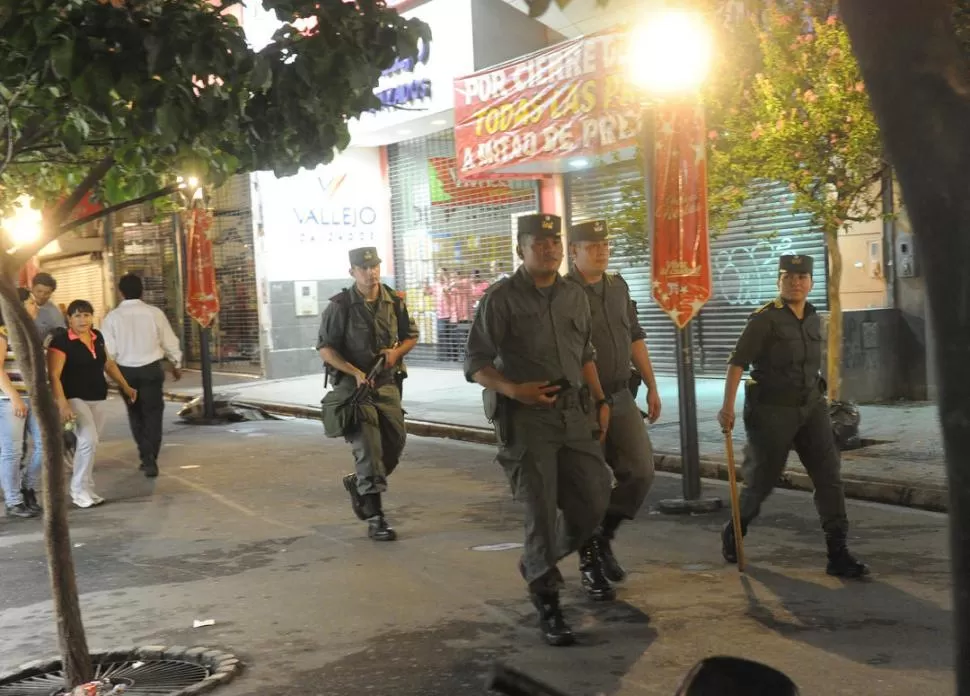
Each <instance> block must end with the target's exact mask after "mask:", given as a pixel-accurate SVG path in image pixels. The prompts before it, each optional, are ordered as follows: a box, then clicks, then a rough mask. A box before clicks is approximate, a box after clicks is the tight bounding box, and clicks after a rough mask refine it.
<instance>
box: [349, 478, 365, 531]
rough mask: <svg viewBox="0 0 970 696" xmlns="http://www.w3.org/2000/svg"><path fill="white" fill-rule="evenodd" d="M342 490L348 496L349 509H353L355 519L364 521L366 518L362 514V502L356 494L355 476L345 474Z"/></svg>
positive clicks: (358, 494)
mask: <svg viewBox="0 0 970 696" xmlns="http://www.w3.org/2000/svg"><path fill="white" fill-rule="evenodd" d="M343 481H344V488H345V489H346V490H347V492H348V493H349V494H350V507H351V508H353V511H354V514H355V515H357V519H359V520H366V519H367V516H366V515H365V514H364V510H363V502H362V501H361V499H360V493H358V492H357V474H347V475H346V476H344V478H343Z"/></svg>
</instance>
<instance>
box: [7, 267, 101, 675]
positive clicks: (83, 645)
mask: <svg viewBox="0 0 970 696" xmlns="http://www.w3.org/2000/svg"><path fill="white" fill-rule="evenodd" d="M10 270H12V269H10V268H9V267H8V268H7V269H3V271H4V272H0V309H2V311H3V316H4V319H5V320H6V324H7V329H8V331H9V333H10V344H11V346H12V347H13V350H14V353H15V354H16V356H17V362H18V364H19V365H20V369H21V372H22V373H23V377H24V382H26V384H27V391H28V392H29V394H30V407H31V411H33V417H34V418H37V419H38V421H39V423H40V431H41V441H42V443H43V446H44V474H43V487H44V497H43V503H44V538H45V540H46V543H47V569H48V573H49V575H50V581H51V594H52V596H53V600H54V616H55V617H56V618H57V635H58V640H59V643H60V649H61V659H62V660H63V663H64V675H65V684H64V686H65V687H67V688H68V689H70V688H73V687H74V686H77V685H78V684H83V683H85V682H89V681H91V680H92V679H93V678H94V670H93V666H92V664H91V656H90V653H89V652H88V644H87V641H86V639H85V636H84V624H83V623H82V622H81V608H80V604H79V602H78V594H77V581H76V579H75V576H74V558H73V557H72V555H71V535H70V532H69V531H68V525H67V506H66V504H65V500H64V499H65V495H64V491H65V486H64V440H63V431H62V429H61V419H60V415H59V414H58V411H57V406H56V404H55V403H54V395H53V394H52V393H51V389H50V385H49V383H48V379H47V365H46V361H45V359H44V348H43V345H42V343H41V338H40V335H39V334H38V332H37V328H36V326H35V325H34V322H33V320H31V318H30V316H29V315H28V314H27V311H26V310H25V309H24V307H23V305H22V304H21V302H20V298H19V297H18V295H17V287H16V285H15V284H14V282H13V280H11V275H10V273H9V271H10Z"/></svg>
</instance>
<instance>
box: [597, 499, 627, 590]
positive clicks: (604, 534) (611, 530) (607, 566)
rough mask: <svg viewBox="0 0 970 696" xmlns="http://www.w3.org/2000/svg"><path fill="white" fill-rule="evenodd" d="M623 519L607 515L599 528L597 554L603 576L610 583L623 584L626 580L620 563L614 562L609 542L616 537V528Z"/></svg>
mask: <svg viewBox="0 0 970 696" xmlns="http://www.w3.org/2000/svg"><path fill="white" fill-rule="evenodd" d="M622 521H623V518H622V517H620V516H618V515H607V516H606V518H605V519H604V520H603V525H602V526H601V527H600V534H599V554H600V562H601V563H602V566H603V575H605V576H606V579H607V580H609V581H610V582H623V581H624V580H626V571H625V570H624V569H623V566H621V565H620V562H619V561H618V560H616V556H614V555H613V546H612V545H611V543H610V542H611V541H613V537H614V536H615V535H616V530H617V527H619V526H620V523H621V522H622Z"/></svg>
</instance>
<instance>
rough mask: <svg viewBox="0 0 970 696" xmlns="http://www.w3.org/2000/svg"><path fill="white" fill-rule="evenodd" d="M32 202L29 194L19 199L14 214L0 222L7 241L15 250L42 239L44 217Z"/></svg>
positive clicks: (15, 204)
mask: <svg viewBox="0 0 970 696" xmlns="http://www.w3.org/2000/svg"><path fill="white" fill-rule="evenodd" d="M30 200H31V199H30V196H28V195H27V194H24V195H22V196H20V197H19V198H17V200H16V202H15V203H14V210H13V214H12V215H11V216H10V217H8V218H5V219H4V220H3V221H2V222H0V225H2V227H3V231H4V233H5V234H6V237H7V241H8V242H9V243H10V244H12V245H13V246H14V248H20V247H22V246H25V245H27V244H30V243H32V242H36V241H37V239H39V238H40V234H41V228H42V226H43V215H42V214H41V212H40V211H39V210H35V209H34V208H32V207H31V206H30Z"/></svg>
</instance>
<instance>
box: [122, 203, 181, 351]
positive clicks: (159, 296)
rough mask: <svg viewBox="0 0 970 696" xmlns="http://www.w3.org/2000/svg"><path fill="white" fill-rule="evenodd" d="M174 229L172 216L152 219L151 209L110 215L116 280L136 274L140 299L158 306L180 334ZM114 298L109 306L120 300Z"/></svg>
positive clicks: (178, 280) (178, 286)
mask: <svg viewBox="0 0 970 696" xmlns="http://www.w3.org/2000/svg"><path fill="white" fill-rule="evenodd" d="M176 229H177V227H176V221H175V218H174V216H171V215H167V216H164V217H163V218H162V219H160V220H155V219H154V218H153V216H152V212H151V209H150V208H147V207H134V208H127V209H125V210H122V211H121V212H119V213H116V214H115V215H114V216H112V245H111V248H112V252H113V257H114V273H113V275H114V280H115V282H116V283H117V280H118V279H119V278H121V277H122V276H123V275H125V274H127V273H133V274H135V275H137V276H139V277H140V278H141V279H142V282H143V283H144V286H145V294H144V296H143V298H142V299H144V300H145V302H147V303H149V304H152V305H155V306H156V307H158V308H159V309H161V310H162V311H163V312H164V313H165V316H166V317H167V318H168V321H169V323H170V324H171V325H172V328H173V329H174V330H175V332H176V334H179V335H180V336H181V333H180V327H181V322H182V301H181V299H182V285H181V279H182V273H181V265H180V261H179V254H178V248H177V247H176V243H175V237H176ZM114 297H115V298H117V299H115V300H114V301H113V302H112V303H111V304H112V306H114V305H115V304H117V301H118V300H120V297H118V296H117V293H115V295H114ZM113 299H114V298H113ZM183 343H184V341H183Z"/></svg>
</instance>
